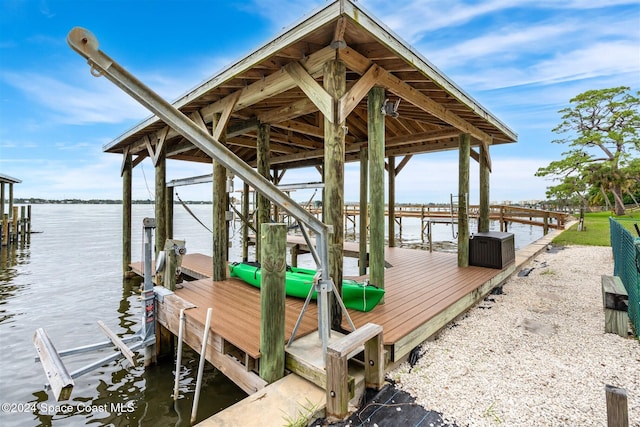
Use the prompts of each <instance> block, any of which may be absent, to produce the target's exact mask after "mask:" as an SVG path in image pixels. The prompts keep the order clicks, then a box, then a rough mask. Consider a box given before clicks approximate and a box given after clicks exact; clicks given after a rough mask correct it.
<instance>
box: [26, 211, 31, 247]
mask: <svg viewBox="0 0 640 427" xmlns="http://www.w3.org/2000/svg"><path fill="white" fill-rule="evenodd" d="M27 243H31V205H27Z"/></svg>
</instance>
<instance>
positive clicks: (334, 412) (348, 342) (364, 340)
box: [327, 323, 384, 420]
mask: <svg viewBox="0 0 640 427" xmlns="http://www.w3.org/2000/svg"><path fill="white" fill-rule="evenodd" d="M363 344H364V354H365V365H364V366H365V367H364V369H365V372H364V381H365V386H366V387H367V388H374V389H376V390H380V389H381V388H382V386H383V385H384V353H383V339H382V326H380V325H376V324H373V323H367V324H366V325H364V326H363V327H361V328H358V329H356V330H355V331H354V332H352V333H350V334H349V335H347V336H345V337H343V338H341V339H340V340H338V341H337V342H335V343H333V344H331V345H330V346H329V347H328V348H327V419H328V420H334V419H338V420H341V419H344V418H345V417H346V416H347V415H348V414H349V408H348V404H349V399H350V393H349V381H348V379H349V366H348V365H349V359H350V358H351V357H352V356H353V355H354V354H357V353H359V352H360V349H361V346H362V345H363Z"/></svg>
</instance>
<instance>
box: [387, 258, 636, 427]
mask: <svg viewBox="0 0 640 427" xmlns="http://www.w3.org/2000/svg"><path fill="white" fill-rule="evenodd" d="M525 268H533V270H531V272H530V274H529V275H528V276H526V277H517V276H515V275H514V276H513V277H512V278H510V279H509V280H508V281H507V282H506V283H505V285H504V287H503V291H504V294H502V295H490V296H489V297H488V298H487V299H485V300H484V301H483V302H481V303H480V304H479V305H478V306H477V307H475V308H473V309H472V310H470V311H469V312H468V313H467V314H466V315H465V317H464V318H462V319H459V320H457V321H456V322H455V323H453V324H452V325H450V326H449V327H448V328H447V329H446V330H444V331H443V332H441V333H440V334H439V336H438V337H437V339H435V340H433V341H427V342H425V343H423V344H422V345H421V348H420V353H421V355H422V357H421V358H420V359H419V360H418V362H417V363H416V364H415V365H414V367H413V368H411V367H410V366H409V364H408V363H404V364H402V365H400V366H399V367H398V368H397V369H396V370H394V371H392V372H390V374H389V376H390V377H391V378H392V379H393V380H395V381H396V382H397V386H398V388H400V389H402V390H405V391H407V392H409V393H410V394H412V395H413V396H415V397H416V402H417V403H419V404H421V405H423V406H424V407H425V408H428V409H430V410H435V411H438V412H442V413H443V414H444V417H445V420H447V421H448V422H451V423H455V424H457V425H459V426H467V425H468V426H497V425H500V426H606V425H607V419H606V400H605V393H604V389H605V384H611V385H613V386H617V387H622V388H624V389H626V390H627V393H628V407H629V425H630V426H635V427H640V343H639V342H638V340H635V339H631V338H628V339H625V338H622V337H619V336H618V335H615V334H605V333H604V313H603V309H602V291H601V284H600V276H601V275H602V274H612V273H613V257H612V254H611V248H608V247H581V246H571V247H567V248H564V249H562V250H558V251H555V250H554V251H547V252H545V253H542V254H540V255H539V256H538V257H536V258H535V259H534V260H532V261H530V262H529V263H528V265H525Z"/></svg>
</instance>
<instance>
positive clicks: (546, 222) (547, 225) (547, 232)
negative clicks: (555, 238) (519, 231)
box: [542, 212, 549, 236]
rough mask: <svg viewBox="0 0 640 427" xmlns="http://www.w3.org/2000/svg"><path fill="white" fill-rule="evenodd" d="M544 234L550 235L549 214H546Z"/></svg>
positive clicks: (543, 227)
mask: <svg viewBox="0 0 640 427" xmlns="http://www.w3.org/2000/svg"><path fill="white" fill-rule="evenodd" d="M542 234H544V235H545V236H546V235H547V234H549V212H545V213H544V225H543V226H542Z"/></svg>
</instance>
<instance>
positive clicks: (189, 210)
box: [176, 192, 213, 234]
mask: <svg viewBox="0 0 640 427" xmlns="http://www.w3.org/2000/svg"><path fill="white" fill-rule="evenodd" d="M176 197H177V198H178V201H179V202H180V204H181V205H182V207H183V208H184V209H185V210H186V211H187V212H189V215H191V216H192V217H193V219H195V220H196V221H198V222H199V223H200V225H201V226H203V227H204V228H206V229H207V231H208V232H209V233H211V234H213V231H211V229H210V228H209V227H207V226H206V225H205V223H204V222H202V221H201V220H200V218H198V217H197V216H196V214H194V213H193V211H192V210H191V209H189V206H187V205H186V203H185V202H183V201H182V199H181V198H180V196H178V193H177V192H176Z"/></svg>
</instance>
